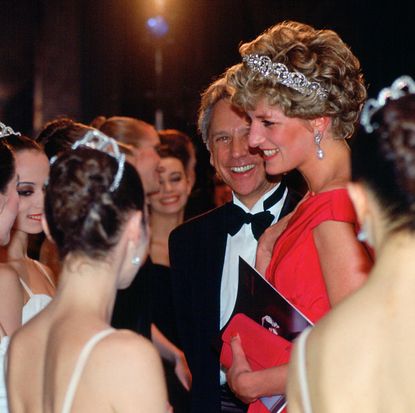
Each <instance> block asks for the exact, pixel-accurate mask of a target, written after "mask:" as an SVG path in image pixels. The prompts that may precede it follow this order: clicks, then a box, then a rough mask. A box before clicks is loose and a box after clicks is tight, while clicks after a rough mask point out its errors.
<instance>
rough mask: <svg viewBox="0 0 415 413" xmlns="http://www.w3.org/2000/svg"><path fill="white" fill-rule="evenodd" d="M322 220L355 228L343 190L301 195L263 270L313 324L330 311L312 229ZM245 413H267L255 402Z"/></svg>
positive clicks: (354, 216)
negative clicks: (302, 197)
mask: <svg viewBox="0 0 415 413" xmlns="http://www.w3.org/2000/svg"><path fill="white" fill-rule="evenodd" d="M324 221H340V222H348V223H350V224H352V225H354V226H355V228H357V225H358V223H357V217H356V214H355V212H354V208H353V205H352V202H351V201H350V198H349V196H348V194H347V190H346V189H334V190H332V191H327V192H322V193H319V194H316V195H312V194H310V193H308V194H307V195H306V196H305V198H304V200H303V201H302V202H301V204H300V205H299V206H298V207H297V209H296V211H295V212H294V214H293V216H292V217H291V218H290V220H289V222H288V225H287V228H286V229H285V230H284V232H283V233H282V234H281V235H280V237H279V238H278V239H277V241H276V243H275V245H274V250H273V253H272V258H271V261H270V264H269V265H268V268H267V271H266V278H267V280H268V281H269V282H271V283H272V284H273V285H274V286H275V287H276V288H277V290H278V291H279V292H280V293H281V294H282V295H284V297H286V298H287V299H288V300H289V301H290V302H291V303H292V304H294V305H295V306H296V307H297V308H298V309H299V310H300V311H301V312H302V313H303V314H304V315H305V316H307V317H308V318H309V319H310V320H311V321H312V322H313V323H315V322H317V321H318V320H319V319H320V318H321V317H322V316H323V315H324V314H326V313H327V311H329V310H330V301H329V297H328V294H327V289H326V285H325V282H324V277H323V273H322V271H321V266H320V261H319V257H318V253H317V248H316V246H315V244H314V239H313V229H314V228H315V227H317V226H318V225H319V224H321V223H322V222H324ZM356 232H357V230H356ZM333 236H336V235H335V234H334V235H333ZM283 412H284V413H285V412H286V409H284V410H283ZM248 413H269V410H268V409H267V408H266V407H265V406H264V405H263V404H262V403H261V402H260V401H259V400H257V401H256V402H254V403H252V404H250V405H249V409H248Z"/></svg>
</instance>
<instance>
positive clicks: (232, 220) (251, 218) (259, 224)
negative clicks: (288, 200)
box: [226, 182, 286, 240]
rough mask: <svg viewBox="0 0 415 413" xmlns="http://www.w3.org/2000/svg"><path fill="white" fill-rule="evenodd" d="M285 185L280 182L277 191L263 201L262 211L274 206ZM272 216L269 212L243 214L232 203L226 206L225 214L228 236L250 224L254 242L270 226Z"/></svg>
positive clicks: (240, 209)
mask: <svg viewBox="0 0 415 413" xmlns="http://www.w3.org/2000/svg"><path fill="white" fill-rule="evenodd" d="M285 188H286V186H285V184H283V183H282V182H281V184H280V186H279V187H278V189H277V190H276V191H275V192H274V193H273V194H272V195H271V196H270V197H269V198H267V199H266V200H265V201H264V209H268V208H270V207H272V206H273V205H275V204H276V203H277V202H278V201H279V200H280V199H281V197H282V196H283V195H284V192H285ZM273 220H274V216H273V215H272V214H271V212H269V211H263V212H258V213H256V214H251V213H250V212H245V211H244V210H243V209H242V208H241V207H239V206H237V205H235V204H234V203H229V204H228V214H227V223H226V224H227V232H228V233H229V234H230V235H232V236H233V235H235V234H236V233H237V232H238V231H239V230H240V229H241V227H242V225H244V224H251V228H252V233H253V235H254V237H255V239H256V240H258V239H259V237H260V236H261V235H262V234H263V232H264V231H265V230H266V229H267V228H268V227H269V226H270V225H271V222H272V221H273Z"/></svg>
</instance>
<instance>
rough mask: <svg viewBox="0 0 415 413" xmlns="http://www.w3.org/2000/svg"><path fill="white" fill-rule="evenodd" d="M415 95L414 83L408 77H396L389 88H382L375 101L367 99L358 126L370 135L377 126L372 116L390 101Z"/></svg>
mask: <svg viewBox="0 0 415 413" xmlns="http://www.w3.org/2000/svg"><path fill="white" fill-rule="evenodd" d="M412 93H415V82H414V80H413V79H412V78H411V77H410V76H406V75H404V76H400V77H398V78H397V79H396V80H395V81H394V82H393V83H392V85H391V86H390V87H385V88H383V89H382V90H381V91H380V92H379V94H378V97H377V99H369V100H368V101H367V102H366V103H365V106H364V107H363V110H362V114H361V115H360V124H361V125H362V126H363V127H364V128H365V131H366V132H367V133H372V132H373V131H374V130H375V129H376V128H377V127H378V126H379V125H378V124H376V123H374V122H372V116H373V115H374V114H375V113H376V112H377V111H378V110H379V109H381V108H383V106H385V104H386V103H387V102H389V101H390V100H396V99H399V98H400V97H402V96H405V95H409V94H412Z"/></svg>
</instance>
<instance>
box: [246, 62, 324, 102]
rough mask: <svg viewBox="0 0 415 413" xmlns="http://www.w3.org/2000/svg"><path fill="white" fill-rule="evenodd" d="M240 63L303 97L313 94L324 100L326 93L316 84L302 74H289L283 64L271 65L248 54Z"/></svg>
mask: <svg viewBox="0 0 415 413" xmlns="http://www.w3.org/2000/svg"><path fill="white" fill-rule="evenodd" d="M242 61H243V62H244V63H246V65H247V66H248V67H249V68H250V69H251V70H253V71H254V72H257V73H260V74H261V75H262V76H263V77H270V76H273V77H274V78H275V79H276V80H277V82H278V83H281V84H282V85H284V86H287V87H289V88H291V89H294V90H296V91H297V92H299V93H301V94H302V95H304V96H309V95H311V94H312V93H315V94H316V95H317V96H318V98H319V99H320V100H326V99H327V97H328V93H329V92H328V91H327V89H325V88H324V87H323V86H321V85H320V83H318V82H310V81H309V80H308V79H307V78H306V77H305V75H304V74H302V73H299V72H295V71H294V72H290V71H289V70H288V67H287V66H285V65H284V64H283V63H273V62H272V60H271V59H270V58H269V57H268V56H265V55H258V54H248V55H245V56H243V57H242Z"/></svg>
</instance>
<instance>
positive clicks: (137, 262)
mask: <svg viewBox="0 0 415 413" xmlns="http://www.w3.org/2000/svg"><path fill="white" fill-rule="evenodd" d="M131 264H133V265H139V264H140V257H137V256H135V257H133V258H132V259H131Z"/></svg>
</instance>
